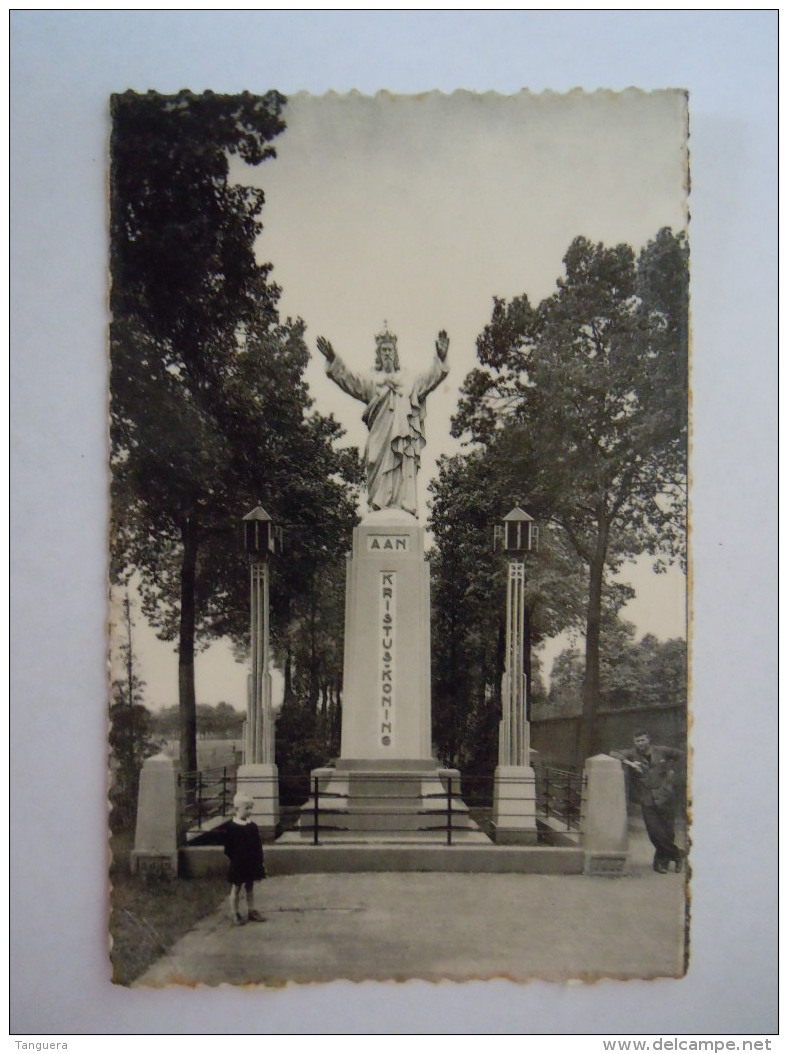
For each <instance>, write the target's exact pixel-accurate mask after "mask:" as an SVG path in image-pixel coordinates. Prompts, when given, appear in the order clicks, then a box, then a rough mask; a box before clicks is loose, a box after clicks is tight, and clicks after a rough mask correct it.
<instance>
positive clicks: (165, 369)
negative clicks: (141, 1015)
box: [110, 92, 358, 769]
mask: <svg viewBox="0 0 788 1054" xmlns="http://www.w3.org/2000/svg"><path fill="white" fill-rule="evenodd" d="M284 103H285V100H284V98H283V97H282V96H281V95H279V94H277V93H276V92H271V93H269V94H267V95H265V96H262V97H255V96H251V95H248V94H244V95H237V96H217V95H213V94H211V93H205V94H204V95H200V96H195V95H192V94H191V93H188V92H181V93H180V94H179V95H177V96H169V97H165V96H159V95H156V94H154V93H148V94H147V95H135V94H134V93H130V92H127V93H126V94H125V95H121V96H114V97H113V99H112V117H113V128H112V139H111V170H112V171H111V175H112V183H111V235H112V242H111V263H112V288H111V309H112V323H111V333H110V341H111V366H112V371H111V440H112V455H111V456H112V472H113V553H112V558H113V559H112V569H113V574H114V577H115V579H116V581H123V580H124V578H125V579H128V577H129V576H130V575H131V573H132V572H133V571H134V570H137V571H138V572H139V574H140V577H141V582H142V586H141V593H142V602H143V610H144V612H145V615H146V617H147V618H148V619H149V621H150V622H151V623H152V625H154V626H155V627H156V629H157V631H158V633H159V635H160V636H161V637H162V638H163V639H165V640H173V641H177V649H178V664H179V700H180V701H179V706H180V723H181V733H180V738H181V759H182V763H183V766H184V768H185V769H194V768H195V767H196V722H197V710H196V694H195V684H194V652H195V647H196V646H198V645H199V644H200V643H201V642H202V643H207V642H209V641H210V640H212V639H214V638H215V637H217V636H221V635H225V634H226V635H229V636H231V637H232V638H234V639H235V640H236V641H238V642H243V641H245V639H246V637H247V635H248V626H247V619H248V569H247V566H246V561H245V557H244V556H243V555H242V554H241V552H240V546H239V539H238V525H239V521H240V519H241V517H242V516H243V515H244V514H245V513H246V512H248V511H249V509H251V508H252V507H253V506H254V505H255V504H256V503H257V502H262V503H263V505H264V506H265V507H266V509H267V511H268V512H269V513H271V515H273V516H274V517H275V518H276V519H277V520H278V521H279V522H280V523H283V524H284V525H285V526H288V525H289V526H291V527H293V528H294V529H292V530H290V531H289V532H288V533H289V545H288V550H287V554H286V555H285V556H284V557H283V559H282V560H281V561H280V563H279V564H278V565H277V567H276V568H275V570H274V571H273V573H272V602H273V605H274V608H275V611H276V613H277V615H278V616H280V618H282V619H289V617H290V615H291V611H290V607H291V605H292V604H293V603H296V602H297V600H298V598H299V597H300V596H301V595H302V594H303V593H305V592H308V589H309V580H310V574H311V567H312V563H313V557H314V558H315V559H317V560H318V561H319V560H321V559H322V561H323V563H325V562H327V561H329V562H330V561H331V560H332V559H336V558H338V555H339V552H340V551H342V550H343V549H344V546H345V544H346V536H347V531H348V527H349V523H350V522H351V521H352V514H353V510H354V508H355V491H354V486H355V481H356V480H357V478H358V458H357V455H354V454H353V453H352V452H341V451H338V450H336V449H335V441H336V440H337V439H338V438H339V436H340V435H341V430H340V428H339V426H338V425H337V423H336V422H335V421H334V420H333V419H332V418H324V417H321V416H319V415H317V414H315V413H313V412H312V411H311V400H310V398H309V394H308V391H307V387H306V385H305V383H304V380H303V372H304V369H305V367H306V364H307V361H308V352H307V350H306V346H305V344H304V340H303V329H304V327H303V323H302V322H301V321H300V320H295V321H293V320H290V319H287V320H286V321H281V320H280V318H279V316H278V311H277V301H278V298H279V289H278V287H277V286H276V285H275V284H274V283H273V282H272V281H270V270H271V265H269V264H260V263H258V262H257V259H256V255H255V241H256V239H257V236H258V234H259V233H260V231H261V229H262V224H261V220H260V214H261V211H262V208H263V204H264V195H263V192H262V191H260V190H259V189H253V188H250V187H244V186H240V185H235V184H231V183H230V182H229V180H228V174H229V156H230V155H231V154H236V155H238V156H240V157H241V158H242V159H243V160H244V161H245V162H246V163H247V164H250V165H258V164H260V163H261V162H263V161H265V160H266V159H269V158H273V157H274V156H275V153H274V150H273V148H272V147H271V146H270V145H269V144H270V141H271V140H273V139H274V138H275V137H276V136H277V135H279V134H280V133H281V132H282V130H283V129H284V127H285V125H284V121H283V120H282V117H281V114H282V110H283V107H284ZM308 569H310V570H308Z"/></svg>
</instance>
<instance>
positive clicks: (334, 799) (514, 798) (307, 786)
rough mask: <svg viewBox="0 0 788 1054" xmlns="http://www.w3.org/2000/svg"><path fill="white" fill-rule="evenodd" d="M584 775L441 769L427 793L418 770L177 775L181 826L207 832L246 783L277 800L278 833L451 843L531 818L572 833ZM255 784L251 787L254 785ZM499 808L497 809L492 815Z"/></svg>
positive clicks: (318, 839)
mask: <svg viewBox="0 0 788 1054" xmlns="http://www.w3.org/2000/svg"><path fill="white" fill-rule="evenodd" d="M583 783H584V776H582V775H581V774H579V773H576V772H572V771H570V770H568V769H559V768H553V767H546V766H543V767H540V768H539V769H538V770H537V773H536V777H535V778H534V777H530V776H529V777H518V776H505V777H500V778H499V779H498V780H496V779H495V778H494V777H492V776H462V777H458V776H457V775H449V774H448V773H446V772H444V773H442V774H441V782H440V785H438V784H437V783H436V782H435V780H434V779H433V780H432V788H431V789H429V790H426V791H425V788H424V787H423V786H422V777H421V775H418V774H413V775H411V774H409V773H408V774H401V773H374V774H370V773H359V772H347V771H342V770H338V771H332V772H330V773H329V772H327V771H325V770H324V771H323V772H322V773H320V774H317V773H312V775H311V776H304V775H287V774H282V773H280V774H279V776H278V777H276V778H265V777H260V776H248V777H243V776H242V777H239V776H238V775H237V774H236V770H235V769H234V768H229V767H225V768H222V769H203V770H201V771H199V772H188V773H181V774H179V775H178V796H179V807H180V812H181V825H180V827H181V830H182V831H183V832H184V834H185V833H186V832H189V833H190V834H191V835H192V836H193V835H194V834H196V833H200V832H207V833H209V832H210V831H212V830H214V829H215V828H216V827H220V826H221V821H222V820H224V819H226V820H229V819H230V817H231V816H232V813H233V804H232V803H233V797H234V795H235V794H236V793H237V792H239V791H243V790H244V788H245V785H246V784H249V785H250V786H249V791H250V793H251V794H252V796H253V797H254V798H265V799H266V806H265V807H266V809H270V800H271V799H276V801H277V812H278V816H279V829H280V831H281V832H285V831H297V832H298V833H299V834H300V835H301V836H302V837H303V838H304V840H305V841H308V842H311V844H313V845H320V844H321V843H323V842H326V841H331V839H332V836H337V835H352V836H356V837H358V838H359V839H363V837H364V836H365V835H367V836H369V835H371V836H377V837H381V836H386V835H388V836H391V837H395V838H398V839H401V838H403V837H404V839H405V840H408V839H413V840H418V839H419V838H425V837H426V838H429V839H430V840H433V841H438V842H440V843H445V844H446V845H453V844H455V843H456V842H458V841H462V840H463V838H466V839H467V836H468V834H469V832H478V831H481V832H482V833H483V834H486V835H488V836H490V837H494V836H495V829H496V821H497V822H498V823H500V824H502V825H503V826H507V827H512V826H514V827H516V826H517V825H518V823H519V822H521V821H523V820H525V819H527V818H529V817H534V810H535V819H536V821H537V822H540V821H541V822H544V821H547V823H548V825H549V826H550V827H552V829H553V830H556V829H560V830H564V831H567V832H576V831H577V830H578V829H579V826H580V821H581V816H582V807H583ZM252 785H253V786H252ZM496 813H497V815H496Z"/></svg>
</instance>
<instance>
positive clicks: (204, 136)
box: [110, 90, 692, 985]
mask: <svg viewBox="0 0 788 1054" xmlns="http://www.w3.org/2000/svg"><path fill="white" fill-rule="evenodd" d="M110 105H111V113H112V135H111V151H110V208H111V228H110V229H111V244H110V263H111V293H110V308H111V313H112V321H111V329H110V342H111V347H110V361H111V372H110V414H111V433H110V434H111V444H112V450H111V468H112V518H111V537H110V546H111V553H112V559H111V577H112V581H111V585H112V595H113V600H114V607H113V613H114V614H113V619H112V658H113V683H112V695H111V704H110V718H111V725H110V746H111V751H110V764H111V768H112V780H111V785H110V799H111V804H112V812H111V814H110V825H111V831H112V853H113V860H112V869H111V880H112V898H111V903H112V912H111V916H110V932H111V934H112V939H113V947H112V953H111V954H112V963H113V979H114V980H115V981H116V982H117V983H119V984H134V985H165V984H169V983H174V982H177V983H181V984H186V983H191V984H214V985H216V984H221V983H223V982H230V983H238V984H250V983H257V984H274V985H277V984H281V983H283V982H287V981H298V982H308V981H330V980H334V979H343V978H350V979H354V980H367V979H374V980H383V981H385V980H394V979H402V978H408V977H417V978H426V979H430V980H441V979H452V980H469V979H474V978H482V979H489V978H494V977H498V976H506V977H509V978H514V979H516V980H519V981H527V980H529V979H531V978H543V979H548V980H560V981H566V980H573V979H586V980H594V979H598V978H604V977H617V978H630V977H638V978H640V977H660V976H668V977H680V976H681V975H682V974H683V972H684V970H685V969H686V962H687V958H688V954H689V952H688V948H689V944H688V881H689V876H690V874H691V859H692V857H691V852H690V847H691V829H690V828H689V826H688V822H687V819H688V806H689V803H690V790H689V786H690V785H688V779H687V774H688V767H687V752H688V743H687V705H688V692H687V688H688V681H687V617H686V613H687V580H686V566H687V508H688V501H687V493H688V479H687V437H688V411H689V397H688V348H689V259H690V243H689V239H688V231H687V226H688V188H689V183H690V179H689V153H688V142H687V132H688V118H689V114H688V107H687V95H686V93H685V92H682V91H663V92H644V91H638V90H631V91H626V92H620V93H614V92H596V93H580V92H578V93H572V94H570V95H561V94H556V93H543V94H538V95H537V94H531V93H529V92H522V93H518V94H517V95H513V96H503V95H498V94H494V93H488V94H476V93H472V92H457V93H452V94H441V93H433V94H429V95H425V96H421V97H418V98H414V97H408V96H396V95H390V94H388V93H379V94H377V95H376V96H373V97H368V96H362V95H360V94H358V93H351V94H348V95H327V96H323V97H314V96H311V95H308V94H305V93H302V94H296V95H295V96H293V97H292V98H287V97H285V96H284V95H282V94H280V93H278V92H276V91H271V92H269V93H268V94H266V95H262V96H255V95H252V94H245V95H235V96H225V95H218V94H214V93H209V92H204V93H202V94H199V95H197V94H194V93H191V92H186V91H184V92H182V93H180V94H178V95H175V96H162V95H158V94H156V93H148V94H145V95H141V94H137V93H132V92H127V93H124V94H118V95H114V96H113V97H112V100H111V104H110ZM359 404H360V405H359ZM228 889H229V891H230V892H229V894H228ZM173 901H176V902H177V904H178V910H177V911H174V910H173ZM644 902H645V903H648V905H649V911H648V918H647V920H644V919H643V917H642V914H641V912H640V911H639V910H638V906H639V905H640V904H643V903H644ZM474 903H475V904H478V905H479V906H480V907H479V910H469V908H468V905H469V904H474ZM482 904H485V905H486V906H485V907H484V909H483V910H482V909H481V905H482ZM515 905H518V907H517V909H516V910H515ZM306 920H309V924H308V925H305V924H304V923H305V922H306ZM163 948H167V954H162V949H163Z"/></svg>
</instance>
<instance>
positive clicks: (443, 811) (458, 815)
mask: <svg viewBox="0 0 788 1054" xmlns="http://www.w3.org/2000/svg"><path fill="white" fill-rule="evenodd" d="M421 764H422V765H424V763H421ZM315 782H316V783H317V806H316V805H315V797H314V796H313V797H312V798H310V799H309V801H308V802H306V804H305V805H304V806H303V807H302V809H301V815H300V817H299V821H298V827H297V832H296V833H295V834H294V835H292V836H291V837H294V838H296V839H297V840H298V841H302V842H303V841H305V840H307V839H309V840H314V831H315V825H317V828H318V840H319V841H320V842H324V841H330V842H331V843H332V844H336V843H338V842H344V843H348V844H350V843H355V844H366V843H368V842H370V841H372V840H373V839H374V840H382V841H385V842H386V843H388V844H396V843H397V842H405V843H407V844H411V843H413V842H414V841H415V842H421V843H424V844H435V843H438V844H445V843H446V842H447V841H448V833H447V827H448V826H450V827H451V838H452V840H453V841H463V842H467V841H472V842H478V843H479V844H489V841H490V840H489V838H487V836H486V835H485V834H484V833H483V832H482V831H481V830H480V829H479V826H478V824H476V823H475V822H474V821H473V820H472V819H471V817H470V815H469V812H468V806H467V805H466V804H465V802H463V801H462V799H461V798H459V797H458V796H456V795H455V793H454V789H453V788H452V794H451V798H449V794H448V787H447V786H446V785H444V783H443V781H442V780H441V773H440V772H439V770H438V769H437V768H426V767H423V768H422V770H421V771H413V769H412V768H407V769H403V770H402V771H397V770H396V769H385V770H381V769H380V768H379V767H373V766H372V765H370V766H369V767H368V768H364V767H362V766H361V765H360V764H359V763H355V764H354V767H353V768H343V767H339V766H338V767H337V768H336V769H318V770H316V771H315V772H313V773H312V783H313V788H314V784H315ZM456 786H457V787H459V780H457V783H456ZM280 841H281V839H280Z"/></svg>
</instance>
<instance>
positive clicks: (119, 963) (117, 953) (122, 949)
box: [109, 832, 230, 985]
mask: <svg viewBox="0 0 788 1054" xmlns="http://www.w3.org/2000/svg"><path fill="white" fill-rule="evenodd" d="M132 843H133V837H132V835H131V834H130V833H126V832H123V833H121V834H116V835H113V837H112V842H111V845H112V854H113V863H112V867H111V869H110V879H111V882H112V893H111V897H110V904H111V914H110V921H109V931H110V934H111V935H112V951H111V952H110V959H111V961H112V980H113V981H114V982H115V983H116V984H123V985H128V984H131V982H132V981H134V980H135V979H136V978H137V977H139V976H140V974H142V973H144V972H145V970H147V968H148V967H149V966H150V965H151V963H153V962H155V961H156V959H158V958H159V957H160V956H162V955H166V954H167V952H168V951H169V950H170V948H171V947H172V946H173V944H175V942H176V941H177V940H178V939H179V938H180V937H182V936H183V935H184V934H185V933H188V931H189V930H190V929H191V928H192V927H193V926H194V925H196V923H197V922H199V921H200V919H202V918H204V917H205V916H206V915H210V914H211V913H212V912H214V911H216V909H217V908H218V907H220V906H221V902H222V901H223V900H225V899H226V898H227V896H228V895H229V889H230V887H229V886H228V884H227V882H226V880H225V879H224V878H214V877H210V878H192V879H184V878H179V879H177V880H176V881H173V882H167V881H154V880H150V879H145V878H141V877H140V876H139V875H132V874H131V868H130V864H129V854H130V852H131V849H132Z"/></svg>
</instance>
